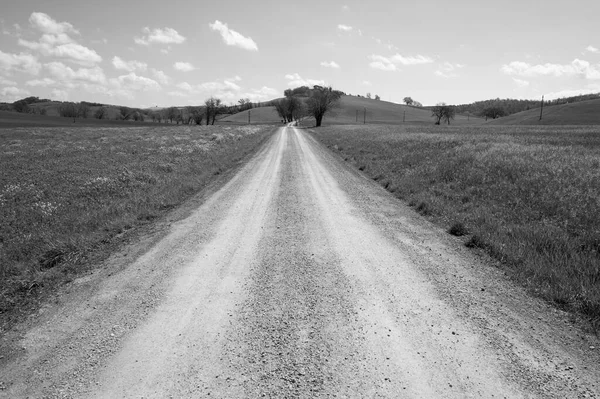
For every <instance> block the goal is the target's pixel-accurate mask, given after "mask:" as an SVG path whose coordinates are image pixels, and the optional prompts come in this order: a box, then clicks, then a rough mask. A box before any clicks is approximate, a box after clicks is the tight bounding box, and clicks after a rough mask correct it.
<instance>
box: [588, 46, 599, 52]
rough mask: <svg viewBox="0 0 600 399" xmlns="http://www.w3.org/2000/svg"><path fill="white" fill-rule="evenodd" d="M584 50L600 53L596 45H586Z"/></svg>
mask: <svg viewBox="0 0 600 399" xmlns="http://www.w3.org/2000/svg"><path fill="white" fill-rule="evenodd" d="M585 50H586V51H589V52H590V53H600V50H598V49H597V48H596V47H594V46H587V47H586V48H585Z"/></svg>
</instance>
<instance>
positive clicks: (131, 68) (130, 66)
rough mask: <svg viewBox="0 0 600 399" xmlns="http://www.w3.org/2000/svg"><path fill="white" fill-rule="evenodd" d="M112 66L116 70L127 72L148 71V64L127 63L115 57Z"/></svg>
mask: <svg viewBox="0 0 600 399" xmlns="http://www.w3.org/2000/svg"><path fill="white" fill-rule="evenodd" d="M112 64H113V66H114V67H115V69H121V70H124V71H127V72H135V71H141V72H144V71H146V70H147V69H148V64H146V63H145V62H140V61H135V60H132V61H125V60H123V59H122V58H120V57H117V56H114V57H113V59H112Z"/></svg>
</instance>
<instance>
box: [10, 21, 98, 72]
mask: <svg viewBox="0 0 600 399" xmlns="http://www.w3.org/2000/svg"><path fill="white" fill-rule="evenodd" d="M29 22H30V23H31V25H32V26H34V27H35V28H36V29H38V30H39V31H41V32H42V36H41V37H40V39H39V41H37V42H35V41H29V40H24V39H19V45H21V46H23V47H26V48H28V49H30V50H34V51H37V52H39V53H40V54H42V55H43V56H47V57H48V56H51V57H58V58H66V59H68V60H69V61H72V62H75V63H78V64H82V65H87V66H91V65H93V64H96V63H99V62H101V61H102V57H100V55H98V53H96V51H94V50H92V49H90V48H88V47H85V46H82V45H81V44H79V43H77V42H76V41H75V40H73V39H72V38H71V37H70V36H69V34H76V35H78V34H79V31H77V30H76V29H75V28H74V27H73V25H71V24H70V23H68V22H57V21H55V20H54V19H52V18H51V17H50V16H48V15H47V14H44V13H36V12H34V13H32V14H31V16H30V17H29Z"/></svg>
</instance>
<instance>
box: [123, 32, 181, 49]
mask: <svg viewBox="0 0 600 399" xmlns="http://www.w3.org/2000/svg"><path fill="white" fill-rule="evenodd" d="M142 32H143V33H144V34H145V35H144V36H142V37H135V38H134V39H133V40H134V41H135V42H136V43H137V44H141V45H144V46H149V45H150V44H152V43H158V44H181V43H183V42H184V41H185V40H186V39H185V37H184V36H182V35H180V34H179V32H177V31H176V30H175V29H173V28H164V29H161V28H156V29H152V30H150V28H148V27H145V28H144V29H143V30H142Z"/></svg>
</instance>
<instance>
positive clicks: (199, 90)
mask: <svg viewBox="0 0 600 399" xmlns="http://www.w3.org/2000/svg"><path fill="white" fill-rule="evenodd" d="M241 80H242V79H241V78H240V77H239V76H234V77H233V78H230V79H224V80H222V81H210V82H204V83H201V84H197V85H192V84H189V83H188V82H181V83H178V84H177V85H176V86H175V87H176V88H177V90H173V91H170V92H168V93H167V94H168V95H170V96H173V97H182V98H188V99H189V100H190V101H200V99H202V98H206V97H208V96H214V97H217V98H220V99H221V100H223V101H224V102H236V101H237V100H239V99H240V98H249V99H250V100H251V101H263V100H266V99H272V98H274V97H275V96H277V93H278V91H277V90H275V89H273V88H270V87H267V86H263V87H262V88H260V89H251V90H247V91H244V90H243V89H242V87H240V86H239V85H238V84H236V83H235V82H236V81H238V82H239V81H241Z"/></svg>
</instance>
